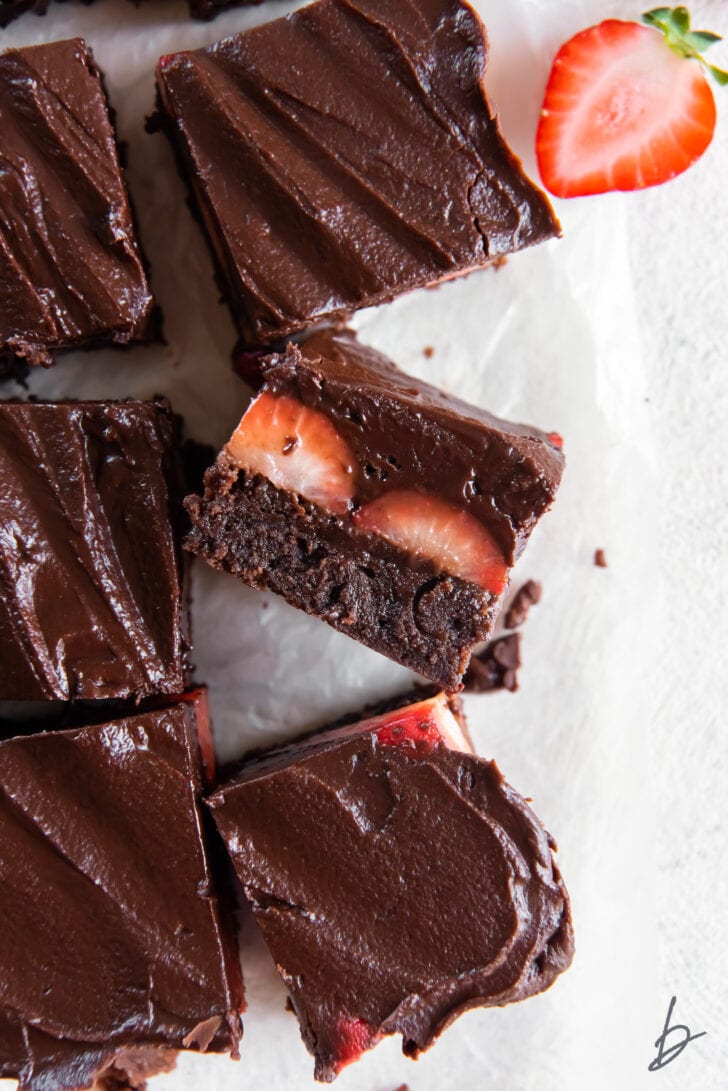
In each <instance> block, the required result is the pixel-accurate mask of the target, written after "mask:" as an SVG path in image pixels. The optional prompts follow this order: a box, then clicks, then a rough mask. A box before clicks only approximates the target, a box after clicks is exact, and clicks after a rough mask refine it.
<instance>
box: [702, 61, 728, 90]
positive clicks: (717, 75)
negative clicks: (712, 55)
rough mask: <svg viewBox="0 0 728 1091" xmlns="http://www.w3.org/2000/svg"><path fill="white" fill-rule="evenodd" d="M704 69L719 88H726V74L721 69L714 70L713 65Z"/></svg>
mask: <svg viewBox="0 0 728 1091" xmlns="http://www.w3.org/2000/svg"><path fill="white" fill-rule="evenodd" d="M705 67H706V68H707V70H708V71H709V72H710V74H711V76H712V77H713V79H714V80H715V82H716V83H717V84H719V86H720V87H726V86H728V72H724V71H723V69H722V68H716V66H715V65H714V64H706V66H705Z"/></svg>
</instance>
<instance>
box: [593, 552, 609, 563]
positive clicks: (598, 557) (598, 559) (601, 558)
mask: <svg viewBox="0 0 728 1091" xmlns="http://www.w3.org/2000/svg"><path fill="white" fill-rule="evenodd" d="M594 564H595V565H596V566H597V568H608V567H609V566H608V564H607V555H606V553H605V552H604V550H603V549H595V550H594Z"/></svg>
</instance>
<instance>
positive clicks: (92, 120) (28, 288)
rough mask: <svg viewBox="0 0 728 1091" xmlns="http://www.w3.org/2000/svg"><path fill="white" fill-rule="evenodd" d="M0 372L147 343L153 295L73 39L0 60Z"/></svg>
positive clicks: (97, 104) (104, 119)
mask: <svg viewBox="0 0 728 1091" xmlns="http://www.w3.org/2000/svg"><path fill="white" fill-rule="evenodd" d="M0 113H1V114H2V126H1V127H0V158H1V159H2V161H3V165H4V167H3V170H2V171H0V219H1V220H2V224H3V230H2V234H0V371H1V370H2V368H3V367H6V368H7V367H9V366H10V365H11V364H12V363H13V362H15V361H17V360H18V359H20V360H21V361H22V362H24V363H26V364H31V365H33V364H45V365H47V364H50V363H52V361H53V352H54V351H56V350H61V349H70V348H73V347H76V346H80V345H88V344H98V343H101V342H107V341H108V342H115V343H120V344H125V343H127V342H129V341H134V340H138V339H140V338H143V337H144V336H145V334H146V333H147V329H148V325H149V320H150V315H151V312H152V297H151V295H150V292H149V286H148V284H147V279H146V274H145V272H144V267H143V264H142V258H141V255H140V251H139V247H138V244H137V240H136V232H135V229H134V224H133V220H132V214H131V210H130V207H129V200H128V197H127V193H126V187H125V184H124V180H123V177H122V174H121V169H120V166H119V157H118V154H117V149H116V144H115V141H114V133H113V129H112V126H111V122H110V120H109V113H108V107H107V103H106V98H105V95H104V90H103V87H102V83H101V77H100V74H99V71H98V68H97V67H96V65H95V64H94V60H93V56H92V53H91V50H90V49H89V48H88V46H87V45H86V44H85V42H83V41H82V40H81V39H79V38H77V39H74V40H71V41H65V42H53V43H51V44H49V45H40V46H31V47H28V48H26V49H11V50H8V51H7V52H6V53H3V54H2V55H0Z"/></svg>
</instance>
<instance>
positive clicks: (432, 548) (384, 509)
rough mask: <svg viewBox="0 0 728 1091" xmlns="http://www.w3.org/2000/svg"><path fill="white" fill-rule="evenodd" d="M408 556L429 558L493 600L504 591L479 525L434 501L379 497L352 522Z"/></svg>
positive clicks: (500, 563)
mask: <svg viewBox="0 0 728 1091" xmlns="http://www.w3.org/2000/svg"><path fill="white" fill-rule="evenodd" d="M354 518H355V520H356V522H357V523H358V525H359V526H360V527H361V528H362V529H364V530H372V531H375V532H376V533H377V534H381V535H382V537H383V538H388V539H389V541H390V542H395V543H396V545H399V546H402V548H403V549H406V550H408V551H409V552H410V553H416V554H417V555H419V556H421V557H429V558H430V560H432V561H434V562H435V564H436V565H438V566H439V567H440V568H441V569H442V571H443V572H447V573H448V574H449V575H451V576H459V577H460V578H461V579H463V580H468V581H469V582H471V583H477V584H480V586H481V587H484V588H485V589H486V591H490V592H491V594H493V595H500V594H501V592H502V591H503V590H504V589H505V586H506V579H507V576H508V568H507V566H506V563H505V561H504V559H503V555H502V553H501V551H500V550H499V549H498V546H497V545H496V543H495V542H494V541H493V539H492V538H491V536H490V534H489V533H488V531H487V530H486V529H485V527H484V526H483V524H482V523H481V522H479V521H478V520H477V519H476V518H475V517H474V516H472V515H470V514H469V512H467V511H463V510H462V509H460V508H455V507H453V506H452V505H451V504H448V503H446V502H445V501H444V500H439V499H437V498H436V497H434V496H425V495H423V494H421V493H418V492H410V491H408V490H406V489H403V490H401V491H394V492H388V493H384V495H383V496H380V497H378V498H377V499H376V500H373V501H372V502H371V503H370V504H365V505H364V507H363V508H361V510H360V511H358V512H357V513H356V515H355V516H354Z"/></svg>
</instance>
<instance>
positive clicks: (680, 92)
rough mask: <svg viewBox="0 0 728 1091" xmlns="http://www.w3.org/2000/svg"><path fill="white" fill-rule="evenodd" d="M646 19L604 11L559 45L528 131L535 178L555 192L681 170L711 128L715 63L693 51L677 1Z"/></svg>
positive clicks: (697, 34)
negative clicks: (534, 126)
mask: <svg viewBox="0 0 728 1091" xmlns="http://www.w3.org/2000/svg"><path fill="white" fill-rule="evenodd" d="M643 20H644V22H645V24H647V25H640V24H639V23H631V22H622V21H621V20H618V19H607V20H606V22H603V23H600V24H599V25H598V26H594V27H590V28H589V29H588V30H584V31H582V32H581V33H580V34H577V35H576V36H575V37H574V38H571V39H570V40H569V41H568V42H567V43H566V44H565V45H564V46H562V47H561V49H560V50H559V52H558V54H557V56H556V59H555V61H554V64H553V68H552V69H551V75H550V77H549V82H548V85H547V88H546V95H545V98H544V103H543V108H542V110H541V119H540V121H539V126H538V132H537V134H536V154H537V158H538V166H539V170H540V172H541V177H542V179H543V182H544V185H545V186H546V188H547V189H549V190H550V191H551V193H553V194H555V195H556V196H557V197H579V196H584V195H586V194H592V193H605V192H607V191H608V190H634V189H642V188H644V187H646V186H656V185H659V184H660V183H662V182H666V181H668V180H669V179H670V178H674V177H675V176H676V175H677V174H681V173H682V172H683V171H685V170H687V168H688V167H689V166H691V164H692V163H694V162H695V160H696V159H698V158H699V157H700V156H701V155H702V154H703V152H704V151H705V149H706V148H707V147H708V145H709V144H710V142H711V140H712V138H713V132H714V130H715V120H716V110H715V101H714V99H713V93H712V91H711V89H710V86H709V85H708V82H707V80H706V77H705V74H704V72H703V67H705V68H706V69H708V71H710V73H711V74H712V75H713V76H714V78H715V79H716V80H717V82H718V83H721V84H722V83H725V82H726V81H728V75H727V74H726V73H724V72H721V71H720V69H718V68H714V67H712V66H710V65H707V64H705V61H704V60H703V58H702V56H701V51H702V50H704V49H706V48H708V46H710V45H712V43H713V42H715V41H718V40H719V39H718V36H717V35H715V34H710V33H708V32H707V31H702V30H700V31H691V30H690V16H689V14H688V12H687V11H686V9H685V8H682V7H679V8H674V9H670V8H656V9H655V10H654V11H651V12H647V13H646V14H645V15H644V16H643Z"/></svg>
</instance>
